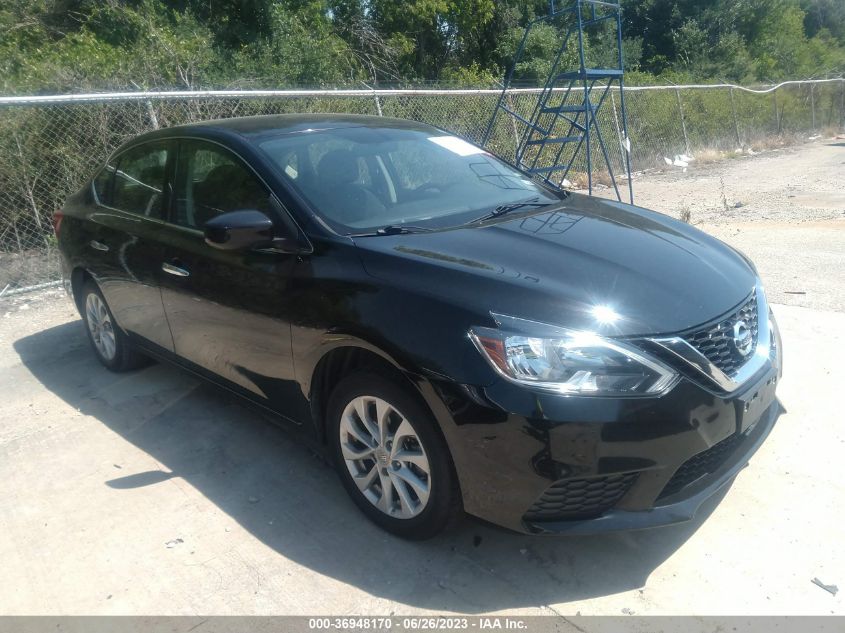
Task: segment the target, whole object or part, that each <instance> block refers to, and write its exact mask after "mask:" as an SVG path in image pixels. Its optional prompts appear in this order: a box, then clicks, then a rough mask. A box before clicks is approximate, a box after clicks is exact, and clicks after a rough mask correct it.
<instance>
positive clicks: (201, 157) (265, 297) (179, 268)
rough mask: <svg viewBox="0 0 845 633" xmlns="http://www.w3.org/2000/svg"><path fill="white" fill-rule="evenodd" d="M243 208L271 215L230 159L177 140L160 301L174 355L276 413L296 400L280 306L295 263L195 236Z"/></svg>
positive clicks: (244, 171) (258, 185)
mask: <svg viewBox="0 0 845 633" xmlns="http://www.w3.org/2000/svg"><path fill="white" fill-rule="evenodd" d="M243 209H255V210H258V211H261V212H263V213H266V214H267V215H268V216H269V217H271V218H273V217H274V215H275V214H276V213H277V211H276V210H275V209H274V208H273V205H272V204H271V199H270V193H269V191H268V190H267V189H266V187H265V186H264V184H263V183H262V182H261V181H259V180H258V178H257V177H256V176H255V175H254V173H253V172H252V171H251V170H250V169H249V168H248V167H246V166H245V165H244V164H243V163H242V162H241V161H240V159H239V158H238V157H236V156H235V155H234V154H232V153H231V152H229V151H228V150H226V149H224V148H222V147H220V146H218V145H216V144H213V143H210V142H203V141H193V140H184V141H182V142H181V143H180V149H179V159H178V161H177V165H176V176H175V181H174V198H173V203H172V205H171V210H170V212H171V218H170V219H171V222H172V224H173V225H174V226H171V227H170V228H169V230H168V245H167V250H166V254H165V259H164V260H163V261H162V263H161V265H162V266H163V273H164V274H163V275H162V295H163V298H164V305H165V310H166V313H167V317H168V320H169V322H170V327H171V330H172V332H173V338H174V345H175V350H176V353H177V354H178V355H179V356H181V357H183V358H184V359H186V360H188V361H190V362H191V363H193V364H194V365H197V366H198V367H199V368H201V369H203V370H206V371H208V372H212V373H213V374H216V375H218V376H221V377H223V378H224V379H226V380H228V381H231V382H232V383H235V384H236V385H238V386H239V387H241V388H242V389H245V390H247V391H248V392H250V393H251V394H252V395H253V396H254V397H257V398H258V399H259V400H261V401H265V403H266V404H267V405H268V406H271V407H273V408H274V409H279V408H281V405H282V404H285V405H288V404H290V403H291V402H294V401H297V400H298V399H297V398H296V397H295V396H296V394H297V385H296V382H295V380H294V374H293V359H292V355H291V340H290V324H289V319H288V310H289V307H288V305H287V304H286V291H287V287H288V280H289V278H290V274H291V271H292V269H293V267H294V266H295V265H296V256H295V255H286V254H282V253H277V252H274V251H270V250H265V251H249V252H232V251H222V250H218V249H215V248H212V247H210V246H208V245H207V244H206V243H205V240H204V238H203V233H202V225H203V224H204V223H205V222H207V221H208V220H210V219H211V218H213V217H214V216H216V215H218V214H220V213H224V212H228V211H236V210H243ZM299 399H301V396H300V398H299ZM293 417H297V416H293Z"/></svg>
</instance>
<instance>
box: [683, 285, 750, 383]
mask: <svg viewBox="0 0 845 633" xmlns="http://www.w3.org/2000/svg"><path fill="white" fill-rule="evenodd" d="M737 321H745V324H746V325H747V326H748V329H750V330H751V340H752V346H751V351H750V352H749V353H748V354H747V355H745V356H743V355H742V354H740V353H739V351H737V349H736V346H735V345H734V332H733V328H734V325H735V324H736V323H737ZM684 338H686V340H687V342H688V343H689V344H690V345H692V346H693V347H694V348H695V349H697V350H698V351H699V352H701V353H702V354H704V355H705V356H706V357H707V359H708V360H709V361H710V362H711V363H713V364H714V365H716V367H718V368H719V369H721V370H722V371H723V372H725V373H726V374H728V375H729V376H730V375H732V374H734V373H735V372H736V371H737V370H738V369H739V368H740V367H742V366H743V365H744V364H745V362H746V361H747V360H748V359H749V358H751V356H752V354H753V353H754V349H755V348H756V347H757V293H756V292H753V293H752V294H751V296H750V297H749V298H748V299H747V300H746V301H745V302H744V303H743V304H742V305H741V306H740V307H739V308H738V309H737V310H735V311H734V312H732V313H731V314H730V315H729V316H727V317H725V318H724V319H722V320H721V321H719V322H718V323H717V324H716V325H711V326H709V327H707V328H705V329H703V330H699V331H698V332H693V333H692V334H688V335H687V336H685V337H684Z"/></svg>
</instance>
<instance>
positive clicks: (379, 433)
mask: <svg viewBox="0 0 845 633" xmlns="http://www.w3.org/2000/svg"><path fill="white" fill-rule="evenodd" d="M327 414H328V424H327V427H328V428H327V432H328V434H329V442H330V444H331V447H332V454H333V457H334V462H335V467H336V469H337V472H338V475H339V476H340V479H341V481H342V482H343V485H344V487H345V488H346V491H347V492H348V493H349V496H351V497H352V499H353V501H355V504H356V505H357V506H358V507H359V508H360V509H361V511H362V512H363V513H364V514H366V515H367V517H368V518H369V519H370V520H371V521H373V522H374V523H376V524H377V525H378V526H380V527H381V528H383V529H385V530H387V531H388V532H391V533H392V534H395V535H397V536H400V537H402V538H406V539H412V540H422V539H427V538H431V537H433V536H435V535H436V534H437V533H439V532H441V531H442V530H444V529H445V528H447V527H448V526H450V525H451V524H452V523H453V522H455V521H456V520H457V519H458V518H459V517H460V516H461V515H462V506H461V494H460V490H459V487H458V482H457V477H456V475H455V469H454V467H453V465H452V458H451V455H450V454H449V449H448V446H447V445H446V441H445V440H444V439H443V436H442V435H441V434H440V431H439V429H438V428H437V427H436V423H435V422H434V420H433V419H432V417H431V415H430V414H429V413H428V412H427V411H426V410H425V408H424V407H423V406H422V405H421V404H419V403H418V401H417V399H416V398H414V397H413V395H412V394H410V393H409V391H408V389H407V388H403V387H401V386H399V385H397V384H396V383H394V382H393V381H390V380H388V379H386V378H384V377H382V376H380V375H378V374H375V373H369V372H362V373H359V374H354V375H352V376H349V377H347V378H345V379H343V380H342V381H341V382H340V383H339V384H338V385H337V387H335V389H334V391H333V392H332V394H331V397H330V398H329V402H328V412H327ZM385 493H386V494H385Z"/></svg>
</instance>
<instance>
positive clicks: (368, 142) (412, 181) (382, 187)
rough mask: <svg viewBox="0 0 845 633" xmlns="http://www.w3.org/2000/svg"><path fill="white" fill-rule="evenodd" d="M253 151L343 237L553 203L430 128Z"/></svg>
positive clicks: (274, 142)
mask: <svg viewBox="0 0 845 633" xmlns="http://www.w3.org/2000/svg"><path fill="white" fill-rule="evenodd" d="M260 147H261V149H262V150H263V151H264V152H265V153H266V154H267V155H269V156H270V158H271V159H272V160H273V162H274V163H275V164H276V166H277V167H278V168H279V170H280V172H281V173H282V174H283V176H284V178H285V179H287V180H288V181H289V182H290V183H291V184H292V185H293V186H294V187H295V188H296V189H298V190H299V192H300V193H301V194H302V195H303V196H304V197H305V198H306V199H307V200H308V201H309V202H310V203H311V205H312V206H313V207H314V208H315V209H316V211H317V212H318V213H319V214H320V215H321V216H322V217H323V219H325V220H326V221H327V222H328V223H329V224H330V225H331V226H332V227H333V228H334V229H335V230H336V231H338V232H339V233H342V234H344V235H352V234H361V233H368V232H374V231H377V230H378V229H384V227H388V228H389V229H391V230H392V231H391V232H393V231H396V229H399V230H402V229H404V228H407V230H426V229H437V228H444V227H449V226H455V225H460V224H464V223H467V222H472V221H477V220H478V219H480V218H483V219H487V218H489V217H495V215H497V210H498V212H509V211H514V210H517V209H522V208H529V209H537V208H538V207H541V206H545V205H547V204H553V203H556V202H559V200H560V197H559V196H557V195H555V194H554V193H553V192H551V191H549V190H547V189H544V188H543V187H540V186H539V185H538V184H536V183H534V182H532V181H531V180H530V179H529V178H528V177H527V176H526V175H525V174H523V173H521V172H519V171H517V170H516V169H514V168H513V167H511V166H509V165H508V164H506V163H504V162H503V161H501V160H499V159H497V158H495V157H494V156H492V155H491V154H489V153H487V152H485V151H484V150H482V149H480V148H478V147H476V146H474V145H472V144H470V143H467V142H466V141H464V140H462V139H460V138H458V137H456V136H450V135H448V134H446V133H445V132H440V131H438V130H434V129H431V130H419V129H399V128H372V127H353V128H338V129H332V130H306V131H303V132H297V133H293V134H286V135H284V136H280V137H276V138H273V139H270V140H265V141H263V142H261V143H260ZM523 203H524V204H523Z"/></svg>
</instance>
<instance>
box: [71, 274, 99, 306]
mask: <svg viewBox="0 0 845 633" xmlns="http://www.w3.org/2000/svg"><path fill="white" fill-rule="evenodd" d="M88 281H91V282H93V283H97V282H96V281H95V279H94V276H93V275H92V274H91V273H90V272H88V270H87V269H86V268H84V267H82V266H77V267H76V268H74V269H73V271H72V272H71V274H70V290H71V293H72V296H73V302H74V304H75V305H76V309H77V310H78V311H79V314H82V309H83V306H82V288H83V287H84V286H85V283H86V282H88Z"/></svg>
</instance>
